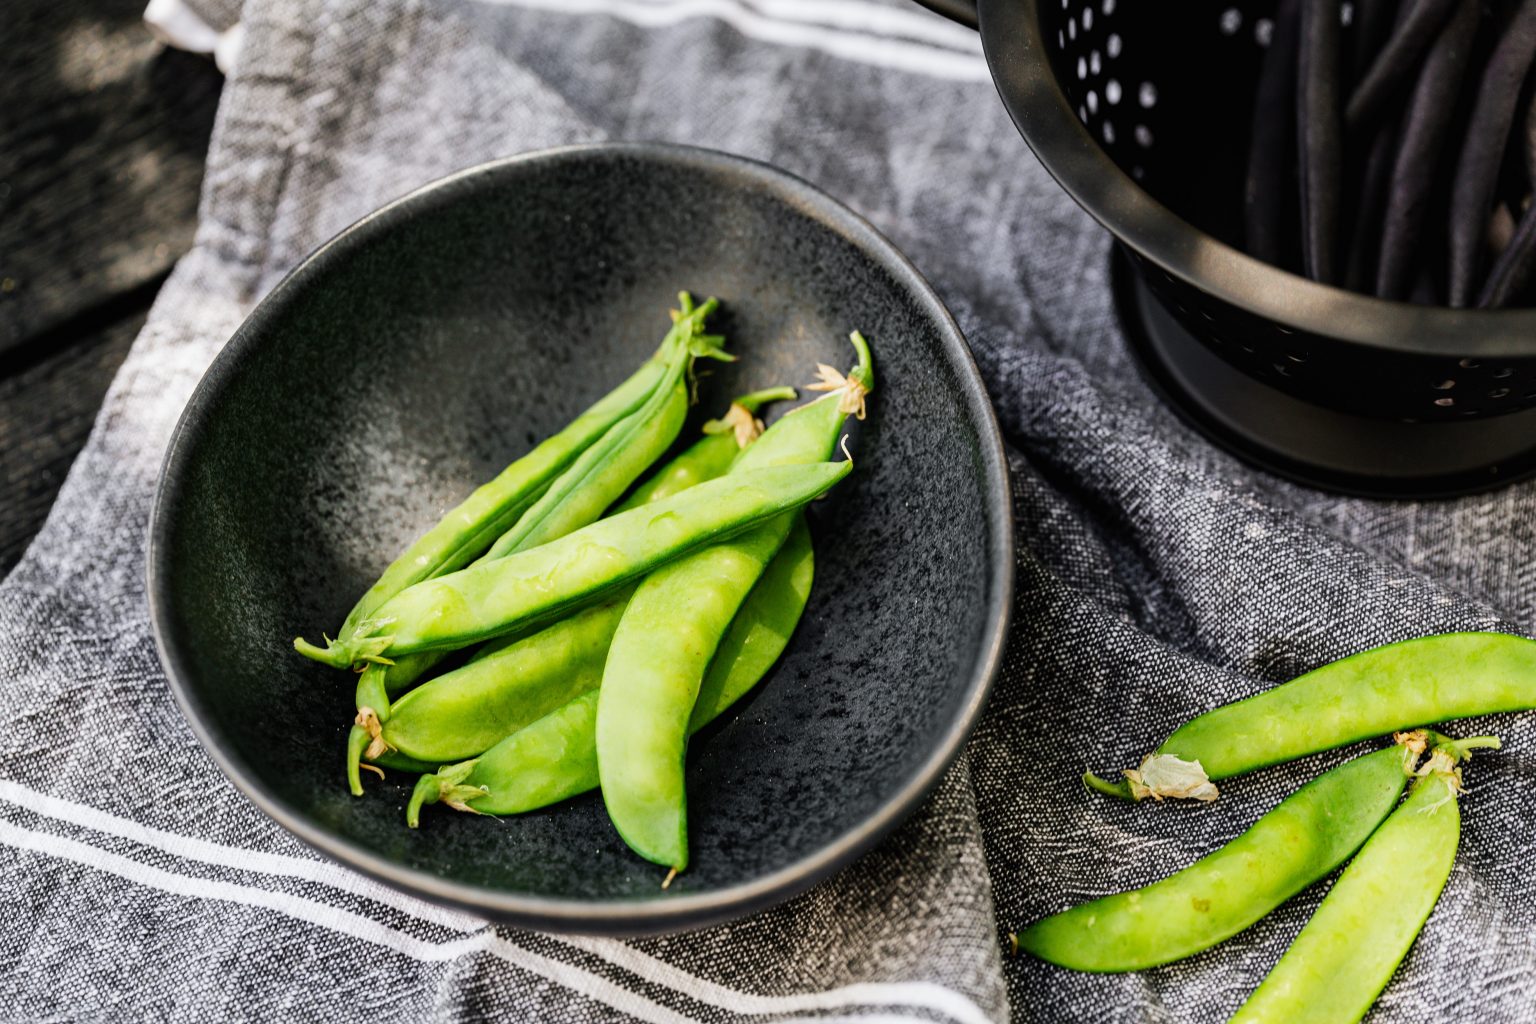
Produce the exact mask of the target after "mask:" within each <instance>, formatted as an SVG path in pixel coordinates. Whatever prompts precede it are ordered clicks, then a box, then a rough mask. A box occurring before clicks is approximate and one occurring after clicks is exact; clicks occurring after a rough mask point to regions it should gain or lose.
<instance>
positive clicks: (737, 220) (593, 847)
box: [149, 145, 1012, 934]
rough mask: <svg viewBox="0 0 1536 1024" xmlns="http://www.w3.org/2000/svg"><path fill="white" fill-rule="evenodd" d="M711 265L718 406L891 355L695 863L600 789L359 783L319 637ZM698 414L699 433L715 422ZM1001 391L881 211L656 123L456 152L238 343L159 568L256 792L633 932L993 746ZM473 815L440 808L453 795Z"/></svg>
mask: <svg viewBox="0 0 1536 1024" xmlns="http://www.w3.org/2000/svg"><path fill="white" fill-rule="evenodd" d="M680 288H687V289H690V290H692V291H693V292H695V293H696V294H698V295H701V296H702V295H716V296H718V297H719V298H720V299H721V300H722V302H723V314H722V315H721V316H720V317H719V318H718V321H717V322H718V323H719V325H720V327H721V328H722V329H723V330H724V331H725V332H726V333H727V334H728V336H729V338H730V343H731V348H732V349H733V350H734V351H735V352H736V353H737V354H739V356H740V361H739V362H737V363H735V364H733V365H729V366H721V365H718V364H711V365H710V367H709V373H710V375H709V376H708V377H706V378H704V379H703V382H702V387H701V401H700V404H699V406H698V407H697V410H696V412H697V414H698V415H700V416H702V415H705V414H708V415H717V414H718V413H719V411H720V410H721V409H723V408H724V403H725V402H726V400H727V399H728V397H729V396H730V395H732V394H734V393H738V392H740V391H743V390H746V389H748V388H760V387H765V386H769V385H776V384H783V383H795V384H803V383H805V382H807V381H808V380H810V379H812V377H813V370H814V365H815V364H816V363H817V362H827V363H831V364H833V365H836V366H846V365H850V359H851V357H852V354H853V352H852V348H851V347H850V346H849V345H848V344H847V341H846V337H847V334H848V332H849V330H850V329H852V328H858V329H860V330H862V331H863V332H864V333H865V334H866V335H867V336H868V337H869V338H870V340H871V342H872V344H873V347H874V351H875V367H876V375H877V391H876V394H875V395H874V397H873V398H872V399H871V403H870V415H869V418H868V419H867V420H866V421H865V422H863V423H862V424H854V425H853V427H852V430H851V433H852V438H851V447H852V451H853V455H854V458H855V460H856V469H855V470H854V472H853V474H852V476H851V477H849V478H848V479H847V480H846V481H844V482H843V483H842V484H841V485H839V486H838V488H837V489H836V491H835V492H834V493H833V494H832V495H831V496H830V497H829V498H828V499H826V500H824V501H822V502H819V503H817V504H816V506H815V507H814V508H813V509H812V510H811V513H810V516H811V524H812V530H813V533H814V536H815V539H816V582H815V587H814V590H813V593H812V595H811V600H810V604H809V606H808V608H807V609H806V613H805V617H804V619H803V620H802V622H801V624H800V627H799V629H798V631H797V632H796V633H795V636H794V638H793V641H792V642H791V644H790V646H789V649H788V650H787V651H786V652H785V654H784V657H783V659H782V660H781V661H780V663H779V664H778V666H777V667H776V668H775V670H774V671H773V672H772V674H771V675H770V676H769V677H768V678H767V679H765V680H764V681H763V683H762V684H761V685H760V686H759V687H758V689H757V690H756V691H755V692H754V693H753V694H752V695H751V696H750V697H749V698H748V699H746V700H744V701H743V703H742V704H741V705H739V706H738V707H737V708H736V709H734V710H733V711H732V712H731V713H729V714H728V715H727V716H725V718H724V720H722V721H721V722H719V723H716V724H715V725H713V726H711V728H710V729H709V730H708V731H706V732H705V733H702V734H700V736H699V737H698V738H696V739H695V741H694V742H693V744H692V745H691V750H690V762H689V770H688V787H689V819H690V825H691V833H692V835H691V846H692V865H691V867H690V868H689V870H688V871H687V872H686V873H685V874H684V875H682V876H681V877H679V878H678V879H677V880H676V881H675V882H674V883H673V884H672V886H671V887H670V888H669V889H668V890H666V891H663V890H662V889H661V888H660V882H661V874H660V872H659V871H658V869H656V868H655V867H654V866H652V865H650V864H647V863H645V862H643V861H641V860H640V859H638V858H637V857H635V856H634V855H633V854H631V853H630V852H629V850H628V849H627V848H626V847H625V846H624V844H623V843H622V842H621V841H620V840H619V837H618V836H617V834H615V832H614V830H613V828H612V826H611V825H610V824H609V823H608V821H607V819H606V816H605V814H604V811H603V805H602V801H601V799H600V798H599V796H598V795H597V794H595V793H594V794H588V795H586V796H584V797H581V798H578V799H576V800H574V801H571V802H569V803H566V804H564V805H561V806H558V807H554V808H550V809H548V810H545V811H541V812H536V813H533V814H528V815H525V816H522V817H518V818H513V819H508V820H502V821H497V820H492V819H488V818H478V817H474V816H471V815H465V814H455V813H452V812H450V811H445V810H443V809H442V808H435V809H432V810H429V811H428V812H427V813H426V814H425V815H424V816H423V819H424V820H423V822H422V827H421V829H420V830H418V831H412V830H410V829H407V828H406V827H405V822H404V816H403V811H404V806H405V801H406V797H407V794H408V792H409V782H410V781H411V780H410V779H408V778H406V777H404V776H401V775H398V774H395V775H393V777H392V778H391V779H390V780H389V781H388V782H384V783H379V782H377V781H370V782H369V784H368V790H369V791H368V793H367V794H366V796H365V797H364V798H362V799H355V798H353V797H351V796H349V795H348V794H347V791H346V788H345V785H344V782H343V779H342V754H343V736H344V734H345V729H346V726H347V724H348V722H349V721H350V719H351V717H352V710H351V708H352V694H351V690H352V685H351V684H352V679H351V677H350V676H348V675H342V674H340V673H336V672H334V671H332V670H329V669H326V668H324V667H321V666H319V665H316V664H315V663H313V662H309V661H305V660H303V659H302V658H300V657H298V656H297V655H296V654H294V652H293V650H292V648H291V647H290V642H291V640H292V638H293V637H294V636H295V635H296V634H303V635H305V636H310V637H314V636H316V635H318V634H319V633H320V631H321V630H330V629H334V627H335V625H336V624H337V623H338V622H340V620H341V619H342V617H343V616H344V615H345V613H346V611H347V609H348V608H349V607H350V605H351V604H352V602H353V600H354V599H355V598H356V597H357V595H358V594H359V593H361V591H362V590H363V589H364V588H365V587H366V586H367V585H368V584H369V583H370V582H372V580H373V578H374V577H375V576H376V575H377V574H378V572H379V571H380V570H381V569H382V568H383V567H384V566H385V565H386V564H387V563H388V561H389V560H390V559H391V558H392V557H393V556H394V555H395V553H397V552H398V551H399V550H401V548H402V547H404V545H406V544H407V543H408V542H409V541H410V540H411V539H412V538H413V537H414V536H415V535H416V534H418V533H419V532H420V531H422V530H423V529H425V528H426V527H427V526H428V525H430V524H431V523H432V522H434V521H436V519H437V518H438V516H439V515H441V513H442V512H443V511H444V510H445V509H447V508H449V507H451V506H452V505H453V504H454V503H456V502H457V501H458V500H459V499H460V498H462V497H463V496H464V495H465V494H467V493H468V492H469V491H470V490H471V489H472V488H473V487H474V486H475V485H476V484H477V483H479V482H481V481H483V480H486V479H488V478H489V477H491V476H493V475H494V474H495V473H496V472H497V471H498V470H500V469H501V467H502V466H503V465H505V464H506V463H507V462H508V461H510V460H511V459H513V458H515V457H516V456H518V455H520V454H521V453H522V452H523V451H525V450H526V449H527V448H528V447H529V445H530V444H531V443H532V442H534V441H535V440H536V439H538V438H541V437H544V436H547V435H549V434H550V433H552V432H554V431H555V430H557V429H559V428H560V427H561V426H562V425H563V424H565V423H566V422H567V421H568V420H570V419H571V417H572V416H574V415H575V414H576V413H578V412H579V411H580V410H581V409H582V408H584V407H585V406H586V405H587V404H589V403H590V402H592V401H593V400H595V399H596V398H597V397H598V396H600V395H601V394H603V393H604V392H605V391H606V390H607V389H608V388H610V387H611V386H613V385H614V384H616V383H617V382H618V381H619V380H621V379H622V378H623V377H624V376H625V375H627V374H628V373H629V372H630V371H631V370H632V369H633V368H634V367H635V366H636V365H638V364H639V363H640V362H641V361H642V360H644V359H645V358H646V357H647V356H648V355H649V353H650V352H651V351H652V349H653V348H654V346H655V344H656V342H657V341H658V339H659V338H660V337H661V335H662V334H663V333H664V331H665V329H666V327H667V323H668V320H667V315H666V314H667V310H668V308H669V307H670V306H672V305H673V304H674V303H675V298H674V295H675V293H676V292H677V291H678V289H680ZM686 429H687V431H688V432H689V433H690V434H694V436H696V426H694V425H690V426H689V427H688V428H686ZM1011 537H1012V533H1011V529H1010V506H1009V495H1008V482H1007V472H1006V466H1005V463H1004V459H1003V450H1002V444H1001V441H1000V438H999V435H998V430H997V425H996V423H995V421H994V419H993V416H992V412H991V407H990V405H989V404H988V402H987V398H986V394H985V391H984V389H983V387H982V384H981V381H980V379H979V377H978V375H977V372H976V368H975V366H974V364H973V363H972V361H971V357H970V354H969V352H968V350H967V348H966V346H965V342H964V340H963V339H962V338H961V336H960V334H959V332H958V330H957V329H956V327H955V325H954V323H953V322H952V321H951V319H950V318H949V316H948V315H947V314H946V312H945V310H944V308H943V307H942V306H941V305H940V303H939V301H938V300H937V299H936V298H935V297H934V295H933V293H932V292H931V291H930V290H929V288H928V286H927V285H926V284H925V283H924V282H923V280H922V278H921V277H920V276H919V275H918V273H917V272H916V271H915V270H914V269H913V267H912V266H911V264H909V263H908V262H907V261H906V260H905V259H904V258H903V257H902V256H901V254H900V253H898V252H897V251H896V250H895V249H894V248H893V247H892V246H891V245H890V244H889V243H888V242H886V241H885V240H884V239H883V238H881V237H880V236H879V235H878V234H877V233H876V232H875V231H874V230H873V229H872V228H871V227H870V226H869V225H868V224H867V223H865V222H864V221H863V220H861V219H859V218H858V217H857V216H855V215H854V214H853V213H851V212H850V211H848V210H847V209H845V208H844V207H842V206H840V205H839V204H838V203H836V202H835V201H833V200H832V199H830V198H828V197H827V196H826V195H824V194H822V193H821V192H818V191H817V190H816V189H814V188H812V187H811V186H809V185H807V184H806V183H804V182H802V181H799V180H797V179H795V178H792V177H790V176H788V175H786V174H784V173H782V172H779V171H775V170H773V169H772V168H769V167H766V166H764V165H762V164H758V163H754V162H751V161H748V160H744V159H740V158H737V157H731V156H726V155H723V154H719V153H711V152H707V151H703V150H695V149H684V148H677V147H671V146H659V145H616V146H596V147H580V148H574V149H562V150H555V151H550V152H545V153H538V154H533V155H530V156H525V157H518V158H514V159H511V160H507V161H504V162H501V163H496V164H490V165H487V166H485V167H481V168H478V169H475V170H471V171H467V172H465V173H462V174H458V175H455V176H453V177H451V178H448V179H445V180H443V181H440V182H438V183H436V184H434V185H430V186H428V187H426V188H424V189H422V190H420V191H418V192H415V193H413V194H411V195H410V196H407V197H406V198H404V199H402V200H400V201H398V202H396V203H393V204H392V205H390V206H388V207H386V208H384V209H383V210H380V211H379V212H377V213H375V214H373V215H372V216H369V217H367V218H365V219H364V220H362V221H360V222H359V223H357V224H355V225H354V226H352V227H351V228H349V229H347V230H346V231H344V232H342V234H341V235H339V236H338V237H337V238H335V239H334V240H333V241H331V242H330V243H328V244H327V245H325V246H324V247H322V248H321V249H320V250H319V251H317V252H316V253H315V254H314V255H313V256H311V257H310V258H309V259H307V260H306V261H305V262H304V263H303V264H302V265H301V266H299V268H298V269H297V270H295V271H294V272H293V273H292V274H290V275H289V276H288V278H287V279H286V280H285V281H284V282H283V283H282V284H280V285H279V286H278V287H277V288H276V289H275V290H274V291H273V292H272V294H271V295H270V296H269V297H268V298H267V299H266V300H265V301H264V302H263V303H262V304H261V305H260V306H259V307H258V308H257V309H256V311H255V312H254V313H253V314H252V315H251V317H250V319H249V320H247V321H246V323H245V324H244V325H243V326H242V327H241V328H240V330H239V331H237V332H236V334H235V336H234V337H233V338H232V339H231V340H230V342H229V344H228V345H227V346H226V347H225V349H224V351H223V352H222V353H221V354H220V355H219V357H218V358H217V359H216V360H215V361H214V363H213V365H212V367H211V368H210V369H209V371H208V373H207V375H206V376H205V377H204V379H203V381H202V383H201V385H199V387H198V389H197V392H196V394H194V396H193V398H192V401H191V403H190V404H189V405H188V407H187V410H186V412H185V414H184V415H183V417H182V420H181V423H180V425H179V427H178V428H177V431H176V435H175V437H174V439H173V441H172V443H171V447H170V451H169V454H168V455H167V457H166V462H165V468H164V471H163V476H162V479H161V483H160V492H159V497H158V500H157V502H156V506H155V512H154V521H153V526H152V531H151V550H150V558H149V566H150V579H149V593H150V598H151V602H152V613H153V618H154V623H155V632H156V638H157V640H158V642H159V645H160V653H161V658H162V660H163V661H164V663H165V668H166V672H167V674H168V675H169V677H170V680H171V685H172V687H173V688H174V689H175V692H176V695H177V698H178V699H179V700H180V702H181V706H182V709H183V711H184V712H185V714H186V716H187V718H188V719H189V720H190V721H191V723H192V725H193V727H194V729H195V730H196V731H197V734H198V736H199V737H200V738H201V740H202V741H203V744H204V745H205V746H206V747H207V749H208V751H209V752H210V753H211V754H212V755H213V757H214V758H215V759H216V760H217V761H218V763H219V765H220V766H221V767H222V768H223V769H224V771H225V773H226V774H228V776H229V777H230V778H231V779H232V780H233V781H234V782H235V784H236V785H238V786H239V787H240V789H241V790H243V791H244V792H245V793H246V795H248V796H249V797H250V798H251V799H252V800H253V801H254V802H255V803H256V804H257V805H258V806H259V807H261V808H262V809H263V810H265V811H266V812H267V813H268V814H270V815H272V816H273V817H274V818H275V819H277V820H278V821H279V822H281V823H282V824H283V825H284V826H286V827H287V828H289V829H291V830H292V831H293V832H294V833H296V834H297V835H299V836H300V837H301V838H303V839H304V840H306V841H308V842H309V843H311V844H313V845H314V846H315V847H317V848H318V849H320V850H322V851H323V852H325V853H327V854H329V855H331V856H332V857H335V858H336V859H338V860H340V861H342V862H344V863H346V864H349V865H351V866H353V867H356V868H358V869H361V870H362V871H365V872H367V873H369V874H371V875H374V876H377V877H378V878H380V879H383V880H384V881H386V882H389V883H392V884H394V885H396V886H398V887H400V888H401V889H405V890H408V891H410V892H413V893H415V894H417V895H420V896H424V897H427V898H429V899H433V900H437V901H441V902H445V903H450V904H456V905H460V906H463V907H466V908H469V909H471V910H473V911H476V912H479V913H482V914H485V915H488V916H491V917H495V918H499V919H502V920H506V921H510V922H514V923H518V924H523V925H528V926H534V927H542V928H548V929H554V930H564V931H582V932H599V933H610V934H633V933H644V932H657V931H663V930H668V929H677V928H687V927H694V926H699V925H703V924H707V923H710V922H716V921H721V920H724V919H726V918H730V917H734V916H738V915H741V914H745V913H747V912H749V911H752V910H756V909H759V908H762V907H766V906H768V905H770V904H772V903H775V902H777V901H780V900H783V899H785V898H787V897H788V896H790V895H792V894H793V893H795V892H798V891H800V890H802V889H805V888H806V887H808V886H810V885H811V884H812V883H814V882H816V881H817V880H818V879H821V878H823V877H825V876H826V875H827V874H829V873H830V872H832V871H833V870H835V869H836V868H838V867H839V866H840V865H843V864H845V863H847V862H848V861H849V860H851V859H852V858H853V857H855V856H857V855H858V854H859V853H860V852H862V851H864V850H866V849H868V848H869V847H870V846H871V845H873V844H874V843H875V842H876V841H878V840H879V839H880V838H881V837H882V836H883V835H885V834H886V833H887V832H889V831H890V830H891V829H892V828H893V827H895V825H896V824H897V823H898V822H900V821H901V819H902V818H903V817H904V816H905V815H906V814H907V813H908V812H910V811H911V810H912V809H913V808H914V806H916V804H917V803H918V801H920V800H921V799H922V798H923V795H924V794H925V793H926V792H927V791H928V789H929V788H930V787H931V786H932V785H933V784H934V782H935V781H936V780H937V778H938V777H939V774H940V773H941V772H942V771H943V770H944V768H945V766H946V765H948V764H949V762H950V760H951V759H952V758H953V757H954V756H955V754H956V753H957V752H958V750H959V749H960V745H961V743H962V742H963V741H964V739H965V737H966V735H967V733H968V732H969V730H970V728H971V725H972V723H973V722H974V720H975V718H976V716H977V713H978V712H979V710H980V708H981V706H982V703H983V701H984V699H985V697H986V694H987V690H988V687H989V685H990V682H991V679H992V676H993V674H994V672H995V670H996V668H997V663H998V658H999V654H1000V650H1001V645H1002V642H1003V635H1004V630H1005V626H1006V621H1007V617H1008V608H1009V600H1010V593H1011V587H1012V575H1011V566H1012V556H1011ZM437 812H440V813H437Z"/></svg>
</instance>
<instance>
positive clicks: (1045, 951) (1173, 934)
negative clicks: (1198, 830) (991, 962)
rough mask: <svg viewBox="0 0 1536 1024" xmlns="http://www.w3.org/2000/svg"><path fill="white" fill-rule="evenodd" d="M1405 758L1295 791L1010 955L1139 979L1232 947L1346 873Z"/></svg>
mask: <svg viewBox="0 0 1536 1024" xmlns="http://www.w3.org/2000/svg"><path fill="white" fill-rule="evenodd" d="M1406 782H1407V774H1406V772H1405V770H1404V751H1403V750H1402V749H1400V748H1396V747H1394V748H1392V749H1389V750H1379V751H1377V752H1376V753H1374V754H1367V755H1365V756H1364V757H1358V758H1355V759H1354V760H1352V761H1348V762H1346V763H1344V764H1342V765H1340V766H1339V767H1337V768H1335V769H1333V770H1332V771H1330V772H1327V773H1326V774H1324V775H1322V776H1321V777H1319V778H1317V779H1314V780H1313V781H1312V782H1310V783H1308V784H1307V785H1305V786H1303V787H1302V788H1301V789H1300V790H1298V791H1297V792H1296V793H1295V794H1294V795H1292V796H1291V797H1289V798H1287V799H1286V800H1285V801H1283V802H1282V803H1281V804H1280V805H1279V806H1278V807H1276V808H1275V809H1274V810H1272V811H1270V812H1269V813H1268V814H1266V815H1264V816H1263V817H1262V818H1260V819H1259V820H1258V821H1257V822H1255V823H1254V825H1253V826H1252V827H1251V828H1250V829H1248V831H1246V832H1244V833H1243V834H1242V835H1241V836H1239V837H1238V838H1236V839H1234V840H1233V841H1232V842H1230V843H1228V844H1227V845H1226V846H1223V847H1222V848H1221V849H1219V850H1217V851H1215V852H1214V853H1211V854H1209V855H1207V856H1205V857H1203V858H1201V859H1200V860H1198V861H1196V862H1195V863H1194V864H1192V865H1190V866H1189V867H1187V868H1185V869H1184V870H1183V871H1180V872H1179V873H1177V874H1175V875H1172V876H1170V877H1168V878H1165V879H1163V880H1162V881H1160V882H1154V883H1153V884H1151V885H1149V886H1146V887H1145V888H1141V889H1136V890H1134V891H1132V892H1126V893H1120V894H1118V895H1115V896H1106V897H1104V898H1103V899H1097V900H1094V901H1092V902H1091V903H1084V904H1083V905H1081V906H1078V907H1073V908H1072V909H1071V910H1067V911H1064V912H1063V913H1060V914H1055V915H1053V916H1051V917H1048V918H1045V919H1044V920H1042V921H1037V922H1036V923H1035V924H1033V925H1030V926H1029V927H1028V928H1026V929H1024V930H1023V931H1021V932H1019V933H1018V935H1017V937H1016V942H1017V946H1018V948H1019V949H1020V950H1023V951H1024V952H1027V953H1031V954H1033V955H1035V956H1037V957H1040V958H1041V959H1043V960H1049V961H1050V962H1052V963H1054V964H1059V965H1061V966H1062V967H1070V968H1072V969H1073V970H1078V971H1096V972H1117V971H1139V970H1142V969H1144V968H1148V967H1156V966H1158V965H1159V964H1166V963H1171V962H1173V961H1175V960H1181V959H1183V958H1185V957H1187V956H1192V955H1194V954H1195V953H1198V952H1200V951H1201V950H1204V949H1209V948H1210V947H1211V946H1214V945H1215V944H1216V943H1218V942H1221V941H1223V940H1225V939H1228V938H1231V937H1232V936H1233V935H1236V934H1237V933H1238V932H1240V931H1242V930H1243V929H1244V928H1247V927H1248V926H1249V925H1251V924H1253V923H1254V922H1255V921H1257V920H1259V919H1260V918H1261V917H1263V916H1264V915H1265V914H1268V913H1269V912H1270V911H1272V910H1274V909H1275V908H1276V907H1278V906H1279V905H1280V904H1282V903H1284V902H1285V901H1286V900H1288V899H1290V898H1291V897H1292V896H1294V895H1296V894H1297V893H1298V892H1300V891H1301V890H1303V889H1305V888H1306V887H1307V886H1309V885H1311V884H1313V883H1314V882H1316V881H1318V880H1319V879H1321V878H1323V877H1324V876H1325V875H1327V874H1328V873H1329V872H1331V871H1333V870H1334V869H1335V868H1337V867H1338V866H1339V865H1340V864H1342V863H1344V861H1345V860H1347V859H1348V858H1349V857H1350V855H1351V854H1353V853H1354V852H1355V851H1356V850H1358V849H1359V848H1360V845H1361V844H1362V843H1364V842H1365V841H1366V839H1367V838H1369V837H1370V835H1371V833H1372V832H1373V831H1375V829H1376V827H1377V826H1378V825H1380V824H1381V822H1382V821H1383V820H1384V819H1385V818H1386V817H1387V815H1388V814H1390V813H1391V811H1392V808H1393V806H1394V805H1395V804H1396V803H1397V801H1398V798H1399V797H1401V796H1402V793H1403V787H1404V785H1405V784H1406Z"/></svg>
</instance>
